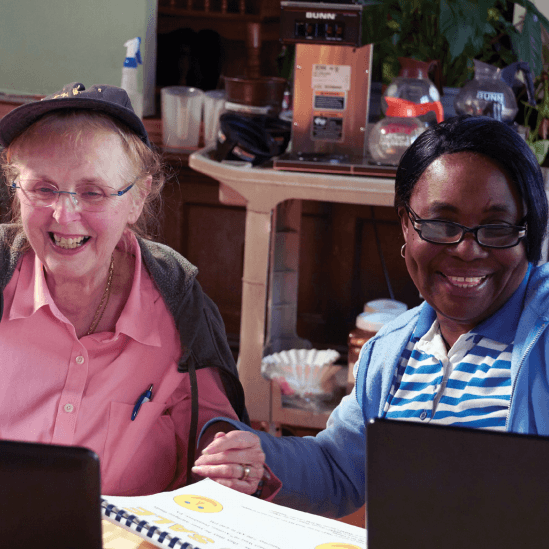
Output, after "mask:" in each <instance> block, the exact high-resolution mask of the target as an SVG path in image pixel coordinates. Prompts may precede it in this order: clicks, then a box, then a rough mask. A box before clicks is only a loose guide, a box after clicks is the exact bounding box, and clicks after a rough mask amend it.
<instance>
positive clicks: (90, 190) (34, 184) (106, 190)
mask: <svg viewBox="0 0 549 549" xmlns="http://www.w3.org/2000/svg"><path fill="white" fill-rule="evenodd" d="M134 185H135V181H134V182H133V183H131V184H130V185H128V186H127V187H125V188H124V189H121V190H116V189H113V188H112V187H107V186H104V185H96V184H91V183H90V184H85V185H79V186H78V187H76V189H75V190H74V191H60V190H59V189H58V188H57V187H56V186H55V185H54V184H53V183H49V182H45V181H42V180H40V179H25V180H22V181H19V185H17V184H16V181H13V182H12V184H11V185H10V186H9V187H10V189H11V190H12V191H13V192H15V191H16V189H20V190H21V194H22V197H21V199H22V200H24V201H25V202H26V203H27V204H28V205H29V206H34V207H36V208H48V207H51V206H55V204H57V201H58V200H59V197H60V196H61V195H62V194H66V195H68V196H69V197H70V199H71V201H72V203H73V205H74V206H78V207H80V208H82V210H84V211H87V212H100V211H103V210H104V209H106V207H107V206H108V204H109V201H110V200H112V198H111V197H113V196H122V195H124V194H126V193H127V192H128V191H129V190H130V189H131V188H132V187H133V186H134ZM113 191H114V192H113Z"/></svg>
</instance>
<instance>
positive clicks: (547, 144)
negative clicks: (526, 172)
mask: <svg viewBox="0 0 549 549" xmlns="http://www.w3.org/2000/svg"><path fill="white" fill-rule="evenodd" d="M529 147H530V148H531V149H532V152H533V153H534V154H535V155H536V158H537V160H538V164H540V165H541V164H543V161H544V160H545V157H546V156H547V151H549V139H540V140H539V141H536V142H535V143H529Z"/></svg>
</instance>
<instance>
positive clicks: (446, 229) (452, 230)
mask: <svg viewBox="0 0 549 549" xmlns="http://www.w3.org/2000/svg"><path fill="white" fill-rule="evenodd" d="M405 208H406V212H407V213H408V217H409V218H410V220H411V222H412V226H413V227H414V229H415V231H416V232H417V234H418V235H419V237H420V238H421V239H422V240H425V241H427V242H431V243H432V244H459V243H460V242H461V241H462V240H463V238H464V236H465V234H466V233H472V234H473V235H474V237H475V240H476V241H477V242H478V243H479V244H480V245H481V246H485V247H486V248H512V247H513V246H516V245H517V244H518V243H519V242H520V241H521V240H522V239H523V238H525V237H526V233H527V231H528V226H527V224H526V223H524V225H508V224H505V223H500V224H494V225H478V226H477V227H466V226H465V225H460V224H459V223H454V222H453V221H441V220H438V219H421V218H420V217H419V216H418V215H417V214H416V213H415V212H414V210H412V208H410V206H408V205H406V206H405Z"/></svg>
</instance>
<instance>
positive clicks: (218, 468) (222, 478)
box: [193, 431, 265, 494]
mask: <svg viewBox="0 0 549 549" xmlns="http://www.w3.org/2000/svg"><path fill="white" fill-rule="evenodd" d="M194 463H195V466H194V467H193V473H195V474H197V475H200V476H203V477H208V478H210V479H211V480H215V481H216V482H218V483H219V484H223V486H228V487H229V488H233V489H234V490H238V491H239V492H243V493H245V494H253V493H254V492H255V491H256V490H257V487H258V484H259V481H260V480H261V478H262V477H263V465H264V463H265V454H264V453H263V450H262V449H261V441H260V439H259V437H258V436H257V435H254V434H253V433H249V432H247V431H231V432H230V433H217V434H216V435H215V437H214V439H213V441H212V442H211V443H210V444H209V445H208V446H207V447H206V448H205V449H204V450H203V451H202V455H201V456H200V457H199V458H198V459H197V460H196V461H195V462H194Z"/></svg>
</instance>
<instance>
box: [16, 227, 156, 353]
mask: <svg viewBox="0 0 549 549" xmlns="http://www.w3.org/2000/svg"><path fill="white" fill-rule="evenodd" d="M125 236H126V238H125V239H124V240H125V242H126V243H127V244H126V245H127V248H126V251H127V253H130V254H132V255H134V256H135V269H134V276H133V282H132V288H131V291H130V295H129V296H128V300H127V301H126V304H125V306H124V309H123V310H122V313H121V314H120V318H119V319H118V321H117V323H116V328H115V333H114V334H112V333H110V332H109V333H102V332H99V333H95V334H92V335H91V336H89V337H92V338H94V339H96V340H98V341H105V342H106V341H111V340H113V339H118V337H119V336H120V334H125V335H127V336H128V337H131V338H132V339H134V340H135V341H138V342H139V343H143V344H144V345H150V346H153V347H159V346H160V345H161V339H160V332H159V327H158V325H159V323H158V322H157V317H158V312H157V308H156V306H155V304H156V302H157V301H158V299H162V298H161V296H160V294H159V292H158V291H157V290H156V288H155V286H154V283H153V282H152V280H151V279H150V277H149V276H148V275H146V276H142V274H143V272H142V271H143V269H144V266H143V262H142V259H141V250H140V248H139V244H138V242H137V239H136V238H135V235H134V234H133V233H131V232H130V231H128V234H126V235H125ZM115 268H116V267H115ZM46 305H48V306H49V308H50V311H51V313H52V314H53V315H54V316H55V317H56V318H57V319H58V320H60V321H61V322H65V323H68V320H67V319H66V318H65V316H64V315H63V314H62V313H61V312H60V311H59V309H58V308H57V306H56V305H55V302H54V301H53V299H52V297H51V294H50V291H49V288H48V285H47V284H46V278H45V276H44V269H43V265H42V262H41V261H40V260H39V259H38V257H37V256H36V254H34V252H33V251H32V250H31V251H29V252H28V253H26V254H25V255H24V256H23V259H22V261H21V270H20V273H19V279H18V281H17V285H16V288H15V292H14V298H13V302H12V306H11V308H10V313H9V319H10V320H14V319H22V318H27V317H30V316H31V315H33V314H34V313H35V312H36V311H38V309H40V308H41V307H44V306H46Z"/></svg>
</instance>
